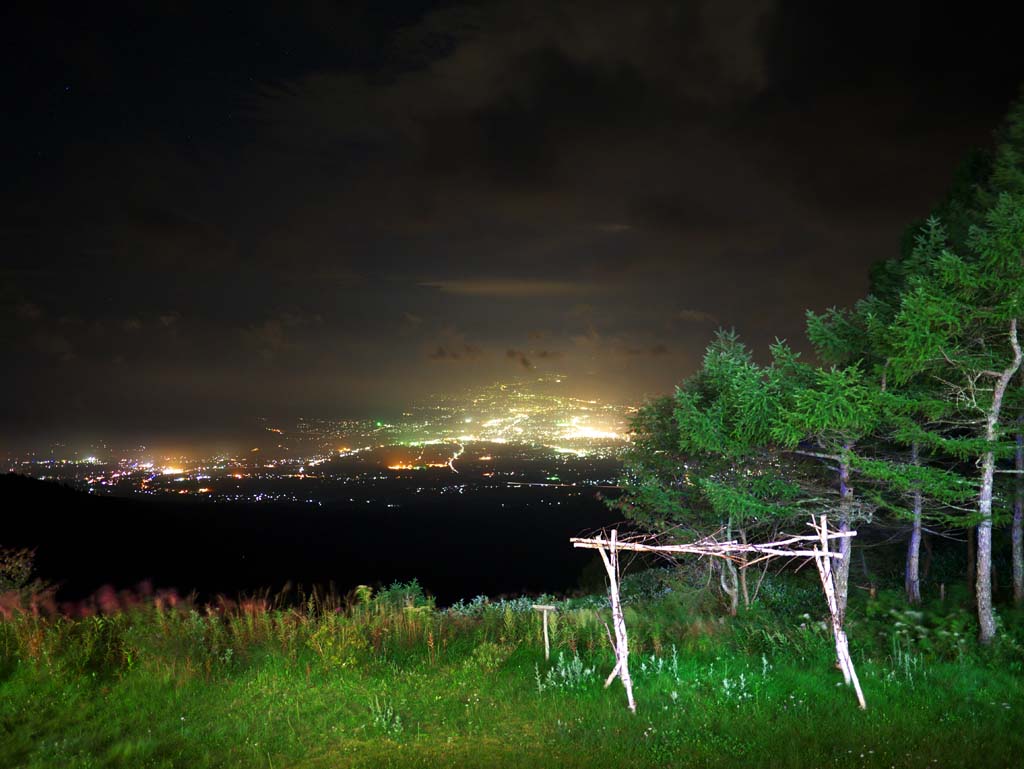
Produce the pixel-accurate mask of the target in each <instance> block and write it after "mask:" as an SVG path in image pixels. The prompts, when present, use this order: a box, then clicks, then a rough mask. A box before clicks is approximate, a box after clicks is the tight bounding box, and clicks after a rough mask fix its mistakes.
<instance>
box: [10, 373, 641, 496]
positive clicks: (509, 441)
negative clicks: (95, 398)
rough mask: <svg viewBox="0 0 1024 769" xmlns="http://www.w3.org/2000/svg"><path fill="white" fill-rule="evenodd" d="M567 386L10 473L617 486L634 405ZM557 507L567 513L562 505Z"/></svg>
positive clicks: (210, 483) (61, 453) (164, 486)
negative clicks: (242, 440) (237, 447)
mask: <svg viewBox="0 0 1024 769" xmlns="http://www.w3.org/2000/svg"><path fill="white" fill-rule="evenodd" d="M564 384H565V377H564V376H560V375H554V376H546V377H538V378H535V379H531V380H527V381H516V382H505V383H496V384H493V385H490V386H488V387H484V388H479V389H476V390H472V391H468V392H466V393H462V394H459V395H448V396H441V397H437V398H432V399H431V400H430V401H428V402H426V403H424V404H421V405H416V406H411V407H409V408H408V409H407V410H405V411H403V412H402V413H401V415H400V416H399V417H398V418H389V419H326V418H320V419H316V418H299V419H296V420H295V421H294V422H272V421H270V420H268V419H266V418H260V419H259V420H258V422H257V424H258V430H257V433H256V435H257V437H256V438H254V439H253V440H252V443H253V444H254V445H253V446H252V447H251V448H249V449H248V450H246V451H242V452H236V453H223V454H218V455H214V456H194V455H188V454H185V453H181V454H173V455H167V454H161V455H159V456H156V455H154V454H153V452H152V451H151V450H148V449H147V448H146V447H145V446H139V447H135V448H132V449H130V450H117V449H113V448H110V447H109V446H107V445H106V444H97V445H96V446H93V447H92V448H91V449H90V453H88V454H85V455H81V454H78V453H76V452H74V451H69V450H68V449H67V448H65V447H63V446H56V447H54V448H53V450H52V451H51V452H50V454H49V455H46V456H41V455H39V454H32V455H22V456H13V457H9V458H8V461H7V465H8V466H7V468H6V469H7V470H8V471H10V472H16V473H20V474H22V475H30V476H33V477H36V478H40V479H47V480H56V481H60V482H63V483H67V484H69V485H71V486H74V487H76V488H82V489H85V490H88V491H89V492H90V493H94V494H106V495H135V494H143V495H177V496H183V497H184V496H187V497H189V498H193V499H195V498H201V499H207V500H210V501H217V502H233V501H237V502H275V501H279V502H306V503H310V504H320V503H322V502H323V501H324V500H325V499H331V500H340V499H343V500H344V501H347V502H352V503H354V502H357V501H363V502H364V503H366V504H370V503H377V502H385V503H387V504H390V505H392V506H399V504H400V503H397V502H388V500H389V499H393V498H395V494H396V490H399V489H400V490H401V491H402V493H403V494H404V493H405V492H411V493H413V494H430V493H440V494H447V493H460V494H462V493H465V492H466V491H467V489H469V490H474V491H482V490H489V489H509V488H512V489H514V488H526V487H534V488H547V489H549V490H550V491H552V492H557V493H563V492H562V490H565V492H567V493H570V494H572V493H574V492H573V489H584V488H586V487H614V486H615V484H616V483H617V474H618V468H619V456H620V454H621V451H622V450H623V448H624V447H625V446H626V445H627V444H628V441H629V432H628V431H629V420H630V417H631V415H632V413H633V411H634V409H633V407H630V406H622V405H616V404H608V403H603V402H600V401H597V400H594V399H583V398H579V397H575V396H571V395H568V394H565V393H564V392H563V391H562V387H563V385H564ZM552 504H557V503H556V502H552Z"/></svg>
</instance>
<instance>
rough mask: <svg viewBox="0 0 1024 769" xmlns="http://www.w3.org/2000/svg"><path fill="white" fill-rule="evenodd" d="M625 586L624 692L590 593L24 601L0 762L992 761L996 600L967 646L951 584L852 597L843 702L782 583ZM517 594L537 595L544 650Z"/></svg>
mask: <svg viewBox="0 0 1024 769" xmlns="http://www.w3.org/2000/svg"><path fill="white" fill-rule="evenodd" d="M625 595H626V596H627V599H628V603H627V607H626V611H627V624H628V627H629V632H630V645H631V650H632V651H633V653H634V654H633V656H632V658H631V659H632V663H631V665H632V671H633V678H634V681H635V686H636V691H637V698H638V702H639V712H638V714H637V715H636V716H631V715H630V714H629V713H628V712H627V711H626V710H625V707H624V698H623V696H622V692H621V689H620V688H619V686H618V684H616V685H615V686H613V687H612V688H611V689H608V690H605V689H604V688H603V686H602V683H603V680H604V677H605V676H606V675H607V673H608V672H609V671H610V670H611V666H612V664H613V656H612V654H611V650H610V648H609V642H608V640H607V637H608V631H607V628H606V622H608V611H607V608H606V606H605V604H604V600H603V598H602V597H600V596H596V597H586V598H581V599H573V600H556V599H554V598H552V597H551V596H544V597H542V598H540V599H536V598H528V597H524V598H519V599H512V600H499V601H488V600H486V599H483V598H478V599H474V600H472V601H466V602H460V603H458V604H456V605H454V606H452V607H449V608H447V609H443V610H442V609H438V608H437V607H436V606H435V605H434V603H433V601H432V600H431V599H430V598H429V597H428V596H427V595H425V594H424V591H423V590H422V588H421V587H420V586H419V585H418V584H417V583H415V582H411V583H405V584H395V585H392V586H390V587H388V588H385V589H383V590H380V591H377V592H374V591H372V590H370V589H369V588H359V589H357V590H355V591H353V592H352V593H351V594H349V595H347V596H339V595H336V594H333V593H330V592H319V591H313V592H310V593H308V594H303V595H301V596H296V595H291V596H287V597H286V596H275V597H272V596H267V595H262V596H255V597H250V598H248V599H244V600H238V601H228V600H221V601H218V602H216V603H214V604H212V605H207V606H200V605H197V604H194V603H192V602H190V601H187V600H180V599H176V598H172V597H169V596H157V595H152V596H149V597H143V598H139V599H137V600H131V601H129V600H121V601H119V602H117V605H116V606H115V605H114V603H111V602H108V608H109V609H110V611H109V613H105V612H104V611H103V610H97V611H96V613H93V614H91V616H80V617H77V618H70V617H67V616H64V615H61V614H57V613H48V612H47V611H44V610H42V609H40V608H39V606H38V605H37V606H34V607H33V606H30V605H25V606H23V607H22V608H21V609H11V610H9V611H8V612H6V613H5V615H4V619H3V620H2V621H0V766H4V767H8V766H10V767H19V766H24V767H57V766H61V767H115V766H117V767H121V766H124V767H129V766H130V767H136V766H138V767H143V766H152V767H172V766H173V767H177V766H189V767H214V766H217V767H220V766H226V767H233V766H238V767H241V766H268V767H269V766H274V767H280V766H289V767H327V766H332V767H333V766H387V765H391V766H421V765H422V766H427V765H437V764H448V765H471V766H537V765H563V766H590V765H602V766H645V765H657V766H675V765H678V766H693V765H699V766H735V765H736V763H738V762H739V761H742V762H743V763H744V764H748V765H751V764H752V765H768V764H771V765H775V766H823V765H830V764H833V763H843V764H846V765H851V764H852V765H857V766H862V765H866V766H907V765H913V766H925V765H929V766H931V765H941V766H961V765H962V766H982V765H986V762H987V764H988V765H992V766H1008V765H1012V764H1013V763H1014V758H1015V756H1017V755H1019V753H1020V750H1021V749H1022V748H1024V740H1022V737H1021V731H1020V729H1019V728H1017V724H1019V721H1020V718H1021V716H1022V715H1024V713H1022V712H1021V703H1022V701H1024V697H1022V696H1021V694H1022V693H1024V688H1022V685H1021V678H1020V676H1021V669H1020V658H1021V657H1020V642H1019V639H1020V638H1021V637H1022V635H1024V633H1022V632H1021V626H1022V623H1021V619H1020V617H1019V616H1018V615H1015V614H1012V613H1007V614H1006V616H1005V617H1004V623H1003V624H1004V633H1003V634H1002V638H1003V640H1002V641H1001V642H1000V643H999V644H997V646H996V647H995V648H993V649H987V650H980V649H978V648H977V647H975V646H974V645H973V644H967V645H965V644H963V643H961V641H960V640H959V636H957V635H956V634H957V633H960V634H961V635H962V631H966V632H970V628H969V626H968V625H966V624H964V623H968V619H967V617H969V612H966V611H965V610H963V609H961V608H959V607H950V606H941V605H936V606H932V607H926V608H925V609H924V610H923V611H922V612H921V614H920V616H916V615H915V616H914V617H908V616H906V615H905V614H902V613H900V610H899V606H900V604H899V603H898V601H897V599H896V598H894V597H890V596H887V595H883V596H881V597H880V598H879V599H878V600H877V601H876V602H874V603H873V604H872V603H868V602H867V599H866V598H862V599H859V600H857V601H855V602H854V603H853V605H851V608H850V620H849V624H850V631H851V642H852V644H853V651H854V657H855V661H856V663H857V664H858V667H859V672H860V673H861V678H862V682H863V683H864V688H865V690H866V694H867V697H868V701H869V710H868V711H867V712H860V711H858V710H857V709H856V706H855V702H854V700H853V697H852V694H851V693H850V692H849V691H848V690H847V689H845V687H843V686H842V681H841V677H840V676H839V673H838V671H836V670H835V668H834V666H833V658H832V650H831V645H830V641H829V636H828V633H827V630H826V628H825V627H824V623H823V622H822V621H821V620H822V617H821V612H820V610H819V611H818V613H811V612H808V611H803V612H800V610H801V609H805V608H807V606H806V604H805V598H806V597H807V596H806V594H805V592H804V588H803V586H802V583H799V582H792V581H791V580H790V581H786V580H784V579H780V580H778V581H777V582H776V583H774V584H772V585H771V586H770V587H769V589H768V592H767V593H766V595H768V600H766V601H765V603H764V605H762V606H760V607H759V608H757V609H756V610H752V611H750V612H747V613H745V614H742V615H741V616H740V617H738V618H735V619H729V618H727V617H724V616H722V615H720V614H719V613H717V607H716V606H715V605H714V602H710V603H709V599H708V597H707V596H706V595H704V594H701V593H698V592H694V591H690V590H686V589H683V588H672V587H670V586H669V587H668V588H667V589H666V585H665V584H660V583H659V582H658V580H657V579H653V578H652V577H650V576H649V575H648V576H646V577H644V578H643V579H639V580H636V581H635V582H633V583H627V586H626V591H625ZM534 602H543V603H552V602H553V603H555V604H556V605H557V606H558V611H557V613H556V614H554V615H553V617H552V621H551V624H550V631H551V643H552V647H553V649H552V659H551V660H550V661H546V660H545V659H544V654H543V640H542V637H541V622H540V618H539V616H538V615H537V614H536V613H535V612H534V611H533V610H532V609H531V605H532V603H534ZM894 611H895V612H896V613H895V614H894V613H893V612H894ZM910 620H912V621H913V624H912V625H908V621H910ZM950 628H953V629H952V630H951V629H950ZM944 634H945V635H944ZM974 741H977V742H978V743H979V744H981V743H984V744H986V745H988V746H989V748H988V752H986V753H984V754H981V753H978V752H977V751H975V750H972V749H968V748H967V747H966V746H967V745H969V744H970V743H972V742H974ZM861 754H863V755H861ZM933 760H934V761H936V762H938V763H937V764H936V763H933Z"/></svg>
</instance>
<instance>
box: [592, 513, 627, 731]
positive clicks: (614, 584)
mask: <svg viewBox="0 0 1024 769" xmlns="http://www.w3.org/2000/svg"><path fill="white" fill-rule="evenodd" d="M617 539H618V532H617V531H616V530H615V529H612V534H611V541H610V542H609V543H608V553H607V554H606V553H605V551H604V547H603V544H604V543H603V541H601V540H600V537H599V538H598V540H599V541H600V542H601V545H602V546H601V547H599V548H598V550H597V552H598V553H600V555H601V560H602V561H603V562H604V568H605V571H606V572H608V593H609V599H610V601H611V605H612V626H613V627H614V629H615V668H614V669H613V670H612V672H611V675H609V676H608V680H607V681H605V683H604V685H605V687H608V686H610V685H611V683H612V681H614V680H615V677H616V676H618V677H619V679H620V680H621V681H622V686H623V687H624V688H625V689H626V702H627V703H628V704H629V709H630V711H631V712H633V713H636V702H635V701H634V700H633V679H632V678H631V677H630V675H629V638H628V636H627V635H626V618H625V616H624V615H623V613H622V600H621V598H620V595H619V556H618V552H617V550H616V542H617Z"/></svg>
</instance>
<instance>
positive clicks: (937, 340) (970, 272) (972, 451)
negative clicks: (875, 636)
mask: <svg viewBox="0 0 1024 769" xmlns="http://www.w3.org/2000/svg"><path fill="white" fill-rule="evenodd" d="M1022 253H1024V205H1021V203H1020V202H1019V201H1018V199H1016V198H1014V197H1013V196H1012V195H1009V194H1006V193H1004V194H1002V195H1000V196H999V198H998V200H997V202H996V205H995V207H994V208H993V209H992V210H991V211H990V212H989V213H988V214H987V216H986V225H985V226H984V227H975V228H974V229H973V230H972V231H971V236H970V238H969V241H968V245H967V252H966V254H964V255H960V254H958V253H955V252H953V251H952V250H949V249H942V250H941V251H939V252H938V253H929V254H928V255H927V260H926V262H925V263H924V264H923V265H922V266H921V269H920V270H919V271H917V273H916V274H914V275H911V276H910V277H909V279H908V288H907V291H906V292H905V293H904V296H903V299H902V301H901V305H900V311H899V313H898V314H897V316H896V319H895V322H894V323H893V325H892V329H891V339H892V344H893V349H894V353H895V354H894V357H893V366H892V368H893V371H892V374H893V378H894V380H895V381H897V382H901V383H903V382H908V381H911V380H912V379H914V378H915V377H918V376H922V375H924V376H928V377H930V378H932V380H933V381H934V382H935V384H936V386H937V387H940V388H942V390H943V392H944V398H945V400H946V401H947V402H948V403H950V404H953V405H955V407H956V411H957V413H958V414H959V419H958V426H959V427H960V428H961V429H962V431H963V437H958V438H951V439H944V440H942V441H941V447H942V449H943V450H944V451H947V452H949V453H951V454H954V455H957V456H960V457H963V458H970V457H972V456H973V457H976V458H977V459H978V460H979V462H980V465H981V476H980V478H979V480H978V506H977V512H978V533H977V563H976V568H977V573H976V593H977V603H978V619H979V625H980V639H981V641H982V642H983V643H988V642H990V641H991V640H992V638H993V637H994V635H995V632H996V626H995V618H994V614H993V610H992V584H991V567H992V517H993V516H992V495H993V482H994V471H995V463H996V459H997V457H998V456H1000V455H1003V454H1009V453H1010V452H1011V451H1012V448H1010V449H1008V447H1007V442H1006V441H1005V433H1006V426H1005V421H1004V417H1003V406H1004V403H1005V401H1006V394H1007V388H1008V387H1009V385H1010V382H1011V380H1012V378H1013V376H1014V374H1015V373H1016V372H1017V370H1018V369H1019V368H1020V365H1021V357H1022V356H1021V347H1020V343H1019V339H1018V318H1020V316H1021V311H1022V309H1024V263H1022Z"/></svg>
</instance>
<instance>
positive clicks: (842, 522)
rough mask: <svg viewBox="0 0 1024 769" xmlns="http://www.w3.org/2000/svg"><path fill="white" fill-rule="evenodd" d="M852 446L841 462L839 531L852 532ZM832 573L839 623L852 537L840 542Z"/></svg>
mask: <svg viewBox="0 0 1024 769" xmlns="http://www.w3.org/2000/svg"><path fill="white" fill-rule="evenodd" d="M851 446H852V444H847V445H846V446H845V447H844V451H843V456H842V457H841V458H840V460H839V531H840V532H844V533H845V532H848V531H849V530H850V508H851V507H852V503H853V489H852V488H850V460H849V457H848V456H847V452H848V451H849V450H850V448H851ZM832 573H833V575H834V577H835V584H836V605H837V608H838V610H839V623H840V625H842V624H843V622H844V620H845V618H846V599H847V596H848V595H849V592H850V537H843V538H841V539H840V540H839V557H838V558H836V559H834V563H833V565H832Z"/></svg>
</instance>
